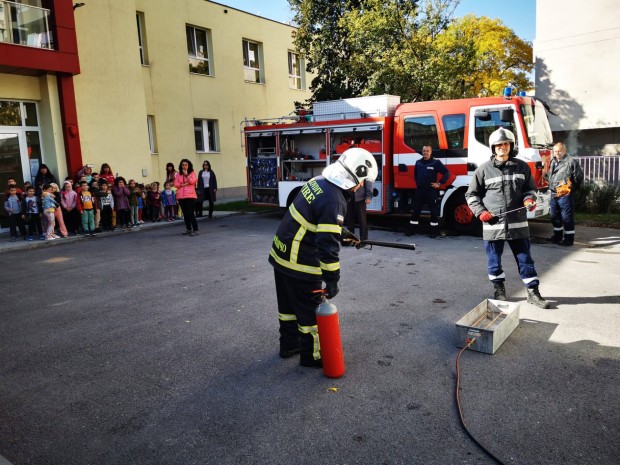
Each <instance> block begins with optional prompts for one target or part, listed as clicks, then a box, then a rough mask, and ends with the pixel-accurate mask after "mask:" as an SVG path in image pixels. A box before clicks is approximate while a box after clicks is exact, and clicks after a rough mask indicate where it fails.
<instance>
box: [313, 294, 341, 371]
mask: <svg viewBox="0 0 620 465" xmlns="http://www.w3.org/2000/svg"><path fill="white" fill-rule="evenodd" d="M316 324H317V327H318V330H319V343H320V344H321V359H322V360H323V374H324V375H325V376H327V377H328V378H340V377H341V376H342V375H344V353H343V352H342V340H341V339H340V321H339V320H338V309H337V308H336V306H335V305H334V304H332V303H331V302H330V301H328V300H327V299H326V298H325V296H323V298H322V302H321V303H320V304H319V306H318V307H317V308H316Z"/></svg>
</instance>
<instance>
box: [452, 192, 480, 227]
mask: <svg viewBox="0 0 620 465" xmlns="http://www.w3.org/2000/svg"><path fill="white" fill-rule="evenodd" d="M446 215H447V216H446V224H447V225H448V227H449V228H450V229H452V230H453V231H455V232H457V233H458V234H464V235H468V236H480V235H481V234H482V223H481V222H480V220H479V219H478V218H476V217H475V216H474V214H473V212H472V211H471V210H470V208H469V206H468V205H467V202H466V201H465V192H464V191H460V192H457V193H456V194H454V198H452V199H450V200H449V201H448V205H447V208H446Z"/></svg>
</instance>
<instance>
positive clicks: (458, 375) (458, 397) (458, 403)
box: [455, 337, 505, 465]
mask: <svg viewBox="0 0 620 465" xmlns="http://www.w3.org/2000/svg"><path fill="white" fill-rule="evenodd" d="M474 342H476V338H475V337H474V338H472V339H467V340H466V343H467V344H466V345H465V346H463V348H462V349H461V351H460V352H459V354H458V355H457V357H456V391H455V397H456V407H457V409H458V412H459V419H460V420H461V425H463V429H465V432H466V433H467V435H468V436H469V437H470V438H471V440H472V441H474V442H475V443H476V445H477V446H478V447H480V449H482V450H483V451H484V452H485V453H486V454H487V455H488V456H489V457H491V458H492V459H493V460H495V462H496V463H498V464H500V465H505V464H504V462H502V461H501V460H500V459H498V458H497V457H496V456H495V455H494V454H493V453H492V452H491V451H489V450H488V449H487V448H486V447H484V446H483V445H482V444H481V443H480V442H479V441H478V440H477V439H476V438H475V437H474V435H473V434H472V433H471V431H469V429H468V428H467V425H466V424H465V417H464V416H463V409H462V407H461V395H460V389H461V369H460V366H459V362H460V360H461V355H463V352H465V351H466V350H467V349H469V348H470V347H471V345H472V344H473V343H474Z"/></svg>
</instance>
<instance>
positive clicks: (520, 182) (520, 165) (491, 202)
mask: <svg viewBox="0 0 620 465" xmlns="http://www.w3.org/2000/svg"><path fill="white" fill-rule="evenodd" d="M489 146H490V147H491V152H492V155H491V159H490V160H488V161H486V162H484V163H483V164H482V165H480V166H479V167H478V168H477V169H476V171H475V173H474V176H473V178H472V180H471V183H470V184H469V189H468V190H467V193H466V194H465V198H466V199H467V204H468V205H469V208H471V210H472V211H473V212H474V214H475V215H476V216H477V217H478V218H479V219H480V221H482V222H483V223H482V238H483V239H484V247H485V250H486V254H487V270H488V273H489V279H490V280H491V282H492V283H493V285H494V287H495V295H494V298H495V299H498V300H506V289H505V287H504V281H505V279H506V275H505V274H504V270H503V269H502V252H503V251H504V241H508V245H509V246H510V249H511V250H512V254H513V255H514V257H515V259H516V261H517V265H518V267H519V276H520V277H521V280H522V281H523V284H524V285H525V287H526V288H527V301H528V302H529V303H531V304H534V305H536V306H537V307H540V308H549V302H547V301H546V300H545V299H543V298H542V297H541V295H540V292H539V291H538V284H539V280H538V275H537V274H536V268H535V267H534V260H533V259H532V256H531V254H530V231H529V226H528V223H527V212H526V210H530V211H533V210H534V209H536V193H535V192H536V184H535V183H534V179H533V177H532V172H531V170H530V167H529V166H528V165H527V163H525V162H524V161H522V160H519V159H517V158H514V155H515V151H514V147H515V136H514V134H513V133H512V132H510V131H509V130H507V129H504V128H499V129H498V130H497V131H494V132H493V133H492V134H491V136H490V137H489ZM520 207H525V208H520Z"/></svg>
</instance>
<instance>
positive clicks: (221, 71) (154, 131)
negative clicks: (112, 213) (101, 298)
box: [0, 0, 310, 199]
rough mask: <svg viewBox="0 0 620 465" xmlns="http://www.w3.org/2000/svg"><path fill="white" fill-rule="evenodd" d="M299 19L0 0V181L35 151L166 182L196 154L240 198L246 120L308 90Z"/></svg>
mask: <svg viewBox="0 0 620 465" xmlns="http://www.w3.org/2000/svg"><path fill="white" fill-rule="evenodd" d="M293 30H294V28H293V27H291V26H289V25H286V24H282V23H279V22H276V21H272V20H269V19H266V18H262V17H259V16H256V15H252V14H249V13H246V12H243V11H240V10H236V9H234V8H231V7H228V6H226V5H224V4H220V3H216V2H211V1H206V0H97V1H85V2H83V3H74V2H73V1H70V0H22V1H18V2H6V1H1V0H0V184H1V185H2V186H5V185H6V179H7V177H15V178H17V180H18V183H19V184H21V183H23V182H24V181H25V180H30V179H31V178H33V177H34V174H36V171H37V169H38V167H39V165H40V164H41V163H45V164H46V165H48V166H49V168H50V170H51V171H52V173H53V174H54V175H55V176H56V177H57V178H58V179H59V180H62V179H64V178H65V177H66V176H75V175H76V174H77V171H78V170H79V169H80V167H81V166H83V165H84V164H91V165H93V169H94V171H99V169H100V167H101V164H102V163H108V164H109V165H111V167H112V170H113V171H114V173H118V174H119V175H122V176H124V177H125V178H133V179H136V181H138V182H152V181H160V182H161V181H163V179H164V177H165V176H164V171H165V165H166V163H168V162H172V163H173V164H174V165H175V167H176V166H178V164H179V161H180V160H181V158H189V159H190V160H191V161H192V162H193V163H194V166H195V167H196V168H197V169H200V166H201V164H202V161H203V160H209V162H210V163H211V165H212V168H213V171H214V172H215V173H216V174H217V177H218V184H219V186H218V187H219V189H218V191H219V192H218V194H219V195H218V198H220V199H224V198H239V197H244V196H245V194H246V160H245V154H244V149H243V146H242V135H241V131H242V126H243V121H244V119H245V118H262V117H266V116H280V115H281V116H284V115H287V114H289V113H291V112H293V111H294V102H296V101H297V102H303V101H305V100H306V99H308V98H309V97H310V92H309V91H308V90H307V82H306V76H305V66H304V63H303V60H302V59H301V58H300V56H299V55H298V54H297V53H295V50H294V48H293V43H292V32H293Z"/></svg>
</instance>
